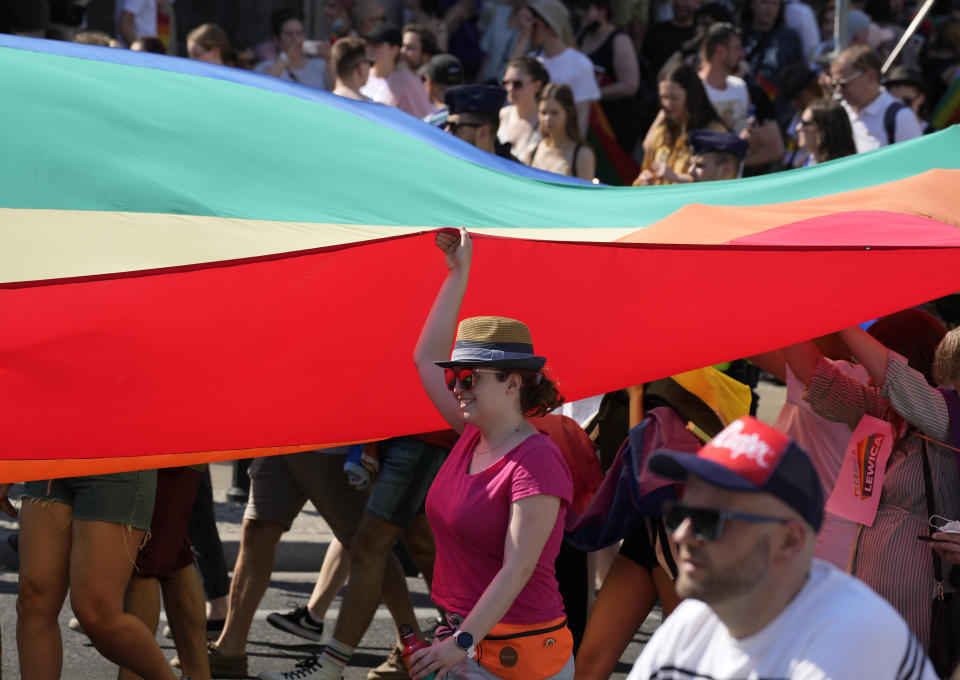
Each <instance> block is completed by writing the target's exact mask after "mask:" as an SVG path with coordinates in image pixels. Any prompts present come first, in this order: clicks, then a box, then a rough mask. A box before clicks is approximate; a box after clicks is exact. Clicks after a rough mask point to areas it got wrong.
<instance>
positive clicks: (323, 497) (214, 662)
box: [210, 447, 413, 678]
mask: <svg viewBox="0 0 960 680" xmlns="http://www.w3.org/2000/svg"><path fill="white" fill-rule="evenodd" d="M345 454H346V447H342V448H338V449H326V450H321V451H305V452H303V453H291V454H287V455H282V456H270V457H266V458H256V459H254V461H253V463H252V464H251V465H250V496H249V499H248V501H247V508H246V510H245V512H244V514H243V533H242V534H241V538H240V552H239V553H238V555H237V564H236V567H235V569H234V572H233V582H232V583H231V584H230V606H229V610H228V613H227V619H226V622H225V624H224V627H223V632H222V633H221V634H220V638H219V639H218V640H217V641H216V643H215V644H213V645H212V646H211V648H210V670H211V673H212V675H213V676H214V677H219V678H223V677H228V678H245V677H247V676H248V670H249V669H248V664H247V655H246V646H247V636H248V634H249V632H250V626H251V624H252V622H253V617H254V614H255V613H256V610H257V605H258V604H259V603H260V600H261V598H262V597H263V594H264V592H266V589H267V586H268V585H269V581H270V573H271V572H272V570H273V555H274V552H275V550H276V546H277V543H278V542H279V540H280V537H281V536H282V535H283V533H284V532H285V531H287V530H289V529H290V527H291V525H292V524H293V520H294V518H296V516H297V515H298V514H299V512H300V509H301V508H302V507H303V506H304V504H305V503H306V502H307V500H308V499H309V500H310V501H311V502H312V503H313V505H314V507H316V509H317V512H319V513H320V516H321V517H323V519H324V521H326V523H327V525H328V526H329V527H330V530H331V531H332V532H333V535H334V536H335V537H336V538H337V540H338V541H340V543H341V544H342V545H343V547H344V548H345V549H346V550H347V551H348V552H350V551H351V550H352V543H353V542H354V541H355V536H356V533H357V530H358V525H359V524H360V523H361V515H363V509H364V506H365V505H366V504H367V500H368V495H367V492H366V491H359V490H358V489H356V488H355V487H353V486H351V485H350V484H349V482H348V480H347V475H346V474H344V471H343V464H344V462H345V460H346V455H345ZM351 554H352V553H351ZM380 579H381V580H380V581H379V582H378V583H377V585H376V587H375V588H374V589H375V590H376V592H377V600H376V602H377V603H379V601H380V595H379V594H380V591H381V590H385V592H384V602H385V604H386V605H387V608H388V609H390V611H391V613H392V614H393V615H394V616H395V617H401V621H402V620H405V619H406V617H407V616H408V615H409V616H411V617H412V616H413V605H412V604H411V602H410V593H409V592H408V590H407V583H406V580H405V579H404V575H403V569H402V567H401V566H400V563H399V561H398V560H397V559H396V557H394V556H392V555H390V556H389V559H388V558H387V556H384V557H382V558H381V561H380ZM385 580H386V584H385V583H384V581H385ZM384 585H386V587H384Z"/></svg>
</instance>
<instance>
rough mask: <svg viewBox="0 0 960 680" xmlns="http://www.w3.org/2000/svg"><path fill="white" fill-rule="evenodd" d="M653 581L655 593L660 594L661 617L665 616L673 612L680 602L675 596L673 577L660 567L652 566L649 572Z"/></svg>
mask: <svg viewBox="0 0 960 680" xmlns="http://www.w3.org/2000/svg"><path fill="white" fill-rule="evenodd" d="M651 575H652V576H653V583H654V585H656V587H657V593H658V594H659V595H660V607H661V608H662V609H663V618H667V617H668V616H670V614H672V613H673V610H674V609H676V608H677V605H678V604H680V598H679V597H678V596H677V591H676V588H674V585H673V579H671V578H670V576H669V575H668V574H667V572H665V571H664V570H663V568H662V567H654V568H653V571H652V572H651Z"/></svg>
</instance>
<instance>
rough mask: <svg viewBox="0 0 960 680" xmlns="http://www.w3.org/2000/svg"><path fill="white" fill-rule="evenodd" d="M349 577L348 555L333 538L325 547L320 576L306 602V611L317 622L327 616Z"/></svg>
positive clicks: (341, 545)
mask: <svg viewBox="0 0 960 680" xmlns="http://www.w3.org/2000/svg"><path fill="white" fill-rule="evenodd" d="M349 575H350V554H349V553H348V552H347V551H346V550H344V549H343V544H342V543H341V542H340V541H338V540H337V539H336V538H333V539H331V541H330V545H329V546H327V552H326V553H325V554H324V556H323V564H322V565H320V575H319V576H317V582H316V584H314V586H313V593H311V594H310V600H309V601H308V602H307V609H309V610H310V612H311V613H312V614H313V615H314V616H315V617H317V620H320V621H322V620H323V617H324V616H326V615H327V610H328V609H330V605H331V604H333V600H334V599H335V598H336V597H337V593H339V592H340V589H341V588H342V587H343V584H344V583H346V582H347V577H348V576H349Z"/></svg>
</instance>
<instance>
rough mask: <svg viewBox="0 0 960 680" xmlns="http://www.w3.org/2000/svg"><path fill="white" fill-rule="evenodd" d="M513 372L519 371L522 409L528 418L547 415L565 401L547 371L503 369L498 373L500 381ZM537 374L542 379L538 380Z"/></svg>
mask: <svg viewBox="0 0 960 680" xmlns="http://www.w3.org/2000/svg"><path fill="white" fill-rule="evenodd" d="M511 373H517V374H518V375H519V376H520V378H521V380H522V381H523V382H522V386H521V388H520V409H521V410H522V411H523V415H525V416H526V417H527V418H534V417H539V416H545V415H547V414H548V413H550V411H552V410H553V409H555V408H557V407H558V406H560V404H562V403H563V395H562V394H560V390H559V389H558V388H557V384H556V383H555V382H553V381H552V380H551V379H550V378H548V377H547V375H546V373H543V372H541V371H534V370H529V369H522V370H513V371H511V370H509V369H503V370H502V371H501V372H500V373H498V374H497V379H498V380H499V381H500V382H504V381H506V379H507V378H508V377H509V376H510V374H511ZM537 376H539V377H540V380H539V381H538V380H537Z"/></svg>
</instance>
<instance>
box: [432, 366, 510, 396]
mask: <svg viewBox="0 0 960 680" xmlns="http://www.w3.org/2000/svg"><path fill="white" fill-rule="evenodd" d="M480 373H503V371H498V370H496V369H493V368H486V369H484V368H445V369H443V381H444V383H446V385H447V389H448V390H450V391H451V392H453V388H454V387H456V386H457V383H458V382H459V383H460V389H461V390H464V391H466V390H471V389H473V386H474V385H476V384H477V381H479V380H480Z"/></svg>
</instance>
